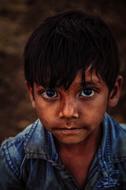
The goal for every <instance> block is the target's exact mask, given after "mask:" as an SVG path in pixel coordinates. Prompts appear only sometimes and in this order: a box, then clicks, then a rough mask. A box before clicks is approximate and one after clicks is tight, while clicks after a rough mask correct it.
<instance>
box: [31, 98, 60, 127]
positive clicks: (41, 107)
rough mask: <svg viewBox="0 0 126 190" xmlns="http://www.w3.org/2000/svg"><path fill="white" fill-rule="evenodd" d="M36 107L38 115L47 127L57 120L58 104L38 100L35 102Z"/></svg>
mask: <svg viewBox="0 0 126 190" xmlns="http://www.w3.org/2000/svg"><path fill="white" fill-rule="evenodd" d="M35 109H36V113H37V115H38V117H39V118H40V120H41V122H42V123H43V125H44V126H45V127H47V126H49V125H50V123H51V124H52V125H53V123H54V122H55V120H56V110H57V106H56V105H48V103H45V102H42V101H37V102H35Z"/></svg>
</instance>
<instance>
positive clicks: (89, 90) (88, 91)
mask: <svg viewBox="0 0 126 190" xmlns="http://www.w3.org/2000/svg"><path fill="white" fill-rule="evenodd" d="M84 93H85V94H86V95H88V96H89V95H91V93H92V89H90V88H87V89H84Z"/></svg>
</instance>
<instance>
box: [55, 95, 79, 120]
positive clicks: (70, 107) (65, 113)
mask: <svg viewBox="0 0 126 190" xmlns="http://www.w3.org/2000/svg"><path fill="white" fill-rule="evenodd" d="M59 117H60V118H67V119H70V118H73V119H77V118H79V113H78V109H77V103H76V101H75V100H70V99H68V100H65V101H64V102H62V103H61V106H60V111H59Z"/></svg>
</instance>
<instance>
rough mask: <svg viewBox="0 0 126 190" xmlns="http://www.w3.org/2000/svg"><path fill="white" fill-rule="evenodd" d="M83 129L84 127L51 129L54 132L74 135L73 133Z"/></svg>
mask: <svg viewBox="0 0 126 190" xmlns="http://www.w3.org/2000/svg"><path fill="white" fill-rule="evenodd" d="M83 130H85V129H84V128H60V129H59V128H58V129H57V128H56V129H53V131H54V132H55V133H60V134H66V135H74V134H78V133H81V132H82V131H83Z"/></svg>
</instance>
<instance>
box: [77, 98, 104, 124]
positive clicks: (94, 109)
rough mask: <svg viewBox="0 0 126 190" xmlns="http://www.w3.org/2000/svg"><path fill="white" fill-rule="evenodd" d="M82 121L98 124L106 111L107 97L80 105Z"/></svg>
mask: <svg viewBox="0 0 126 190" xmlns="http://www.w3.org/2000/svg"><path fill="white" fill-rule="evenodd" d="M80 107H81V113H82V117H83V119H84V120H85V121H86V122H87V123H90V124H93V123H94V124H96V125H97V124H99V123H100V122H101V121H102V119H103V117H104V113H105V111H106V109H107V97H106V96H105V97H104V98H103V96H101V97H100V96H99V97H98V98H96V99H95V100H92V101H89V102H88V101H87V102H84V103H83V104H81V105H80Z"/></svg>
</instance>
